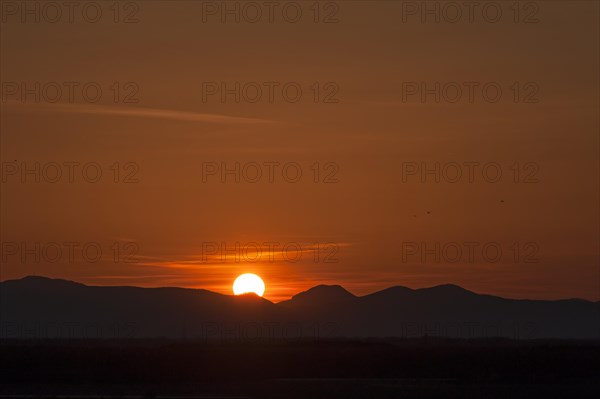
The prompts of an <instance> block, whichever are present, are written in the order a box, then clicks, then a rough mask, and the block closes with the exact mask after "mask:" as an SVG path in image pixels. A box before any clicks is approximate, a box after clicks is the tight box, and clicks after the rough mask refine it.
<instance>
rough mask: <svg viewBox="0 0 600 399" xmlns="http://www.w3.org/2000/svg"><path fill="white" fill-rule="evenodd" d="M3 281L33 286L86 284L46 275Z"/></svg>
mask: <svg viewBox="0 0 600 399" xmlns="http://www.w3.org/2000/svg"><path fill="white" fill-rule="evenodd" d="M2 283H5V284H26V285H29V286H32V285H45V286H50V285H70V286H85V284H81V283H78V282H76V281H71V280H64V279H61V278H50V277H46V276H35V275H29V276H25V277H23V278H20V279H14V280H5V281H3V282H2Z"/></svg>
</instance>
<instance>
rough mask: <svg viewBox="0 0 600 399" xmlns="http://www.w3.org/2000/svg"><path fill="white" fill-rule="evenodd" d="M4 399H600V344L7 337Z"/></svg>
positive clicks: (0, 371)
mask: <svg viewBox="0 0 600 399" xmlns="http://www.w3.org/2000/svg"><path fill="white" fill-rule="evenodd" d="M0 359H1V360H0V361H1V365H0V397H20V398H23V397H48V398H51V397H54V398H59V397H69V398H71V399H74V398H91V397H93V398H98V397H124V396H127V397H131V398H143V397H155V398H159V397H171V398H173V397H180V398H181V397H186V398H209V397H211V398H241V397H248V398H345V399H351V398H433V397H444V398H533V397H542V398H587V397H589V398H596V397H598V394H599V393H600V341H511V340H504V339H501V340H500V339H498V340H495V339H487V340H446V339H436V338H421V339H402V340H394V339H390V340H385V339H378V340H359V341H357V340H328V341H323V340H320V341H293V342H292V341H254V342H249V341H247V342H242V341H232V342H206V341H193V340H131V341H129V340H98V341H91V340H79V341H77V340H72V341H61V340H46V341H37V340H3V341H2V342H1V344H0Z"/></svg>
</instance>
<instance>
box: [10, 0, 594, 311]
mask: <svg viewBox="0 0 600 399" xmlns="http://www.w3.org/2000/svg"><path fill="white" fill-rule="evenodd" d="M101 3H102V4H104V7H105V9H104V10H103V11H104V14H103V18H102V19H101V20H100V21H99V22H97V23H88V22H86V21H85V20H83V19H81V18H80V17H78V15H80V14H77V13H76V14H75V15H76V17H75V21H74V23H68V22H64V21H63V22H59V23H48V22H47V21H46V22H44V21H42V22H40V23H35V22H32V21H30V20H28V21H26V22H25V23H21V21H20V19H19V18H20V17H19V16H18V15H17V16H15V15H12V14H10V15H8V14H7V11H6V10H4V11H3V14H2V18H3V21H2V25H1V27H0V29H1V31H0V32H1V35H0V36H1V38H0V46H1V47H0V52H1V59H0V67H1V68H0V69H1V79H0V80H1V81H2V84H3V86H2V87H3V92H2V95H3V97H2V104H1V107H2V109H1V116H0V119H1V121H0V123H1V125H0V126H1V151H0V155H1V159H2V165H3V171H4V173H5V174H6V176H4V175H3V181H2V195H1V218H2V220H1V234H2V243H3V248H2V249H3V258H2V268H1V276H0V277H1V279H2V280H6V279H13V278H19V277H22V276H25V275H30V274H38V275H45V276H50V277H57V278H65V279H72V280H76V281H80V282H83V283H87V284H98V285H137V286H146V287H154V286H181V287H197V288H206V289H210V290H215V291H218V292H223V293H231V284H232V283H233V280H234V279H235V277H236V276H237V275H238V274H241V273H244V272H254V273H257V274H259V275H260V276H262V277H263V279H264V280H265V283H266V286H267V290H266V292H265V297H266V298H268V299H270V300H274V301H279V300H282V299H286V298H289V297H290V296H291V295H293V294H295V293H297V292H299V291H302V290H305V289H307V288H309V287H311V286H314V285H316V284H323V283H324V284H341V285H343V286H344V287H346V288H347V289H349V290H350V291H352V292H354V293H355V294H366V293H370V292H373V291H376V290H379V289H383V288H386V287H389V286H392V285H405V286H408V287H413V288H418V287H426V286H432V285H437V284H444V283H455V284H458V285H461V286H463V287H465V288H467V289H470V290H473V291H477V292H482V293H490V294H497V295H502V296H506V297H515V298H548V299H551V298H565V297H581V298H587V299H593V300H599V299H600V296H599V288H600V280H599V260H600V258H599V238H600V237H599V225H598V223H599V212H598V208H599V201H600V198H599V191H598V190H599V183H598V182H599V168H598V163H599V139H598V138H599V136H598V132H599V117H598V109H599V97H598V93H599V74H598V71H599V70H600V65H599V55H598V51H599V50H598V49H599V44H600V43H599V39H598V38H599V37H600V36H599V31H598V20H599V18H598V17H599V6H598V3H597V2H587V1H581V2H578V1H569V2H567V1H552V2H539V3H537V4H538V5H539V11H538V12H537V13H536V17H535V18H536V19H538V20H539V21H538V22H536V23H522V22H521V23H514V21H513V19H512V18H513V15H512V14H510V10H509V9H508V8H505V9H504V10H503V11H504V14H503V18H501V20H500V21H499V22H497V23H489V22H486V21H485V20H483V19H482V18H481V14H480V13H475V21H474V22H473V23H469V22H465V21H461V22H458V23H448V22H443V21H442V22H440V23H435V22H433V21H425V23H421V21H420V20H419V17H418V16H407V21H406V23H403V19H402V18H403V14H402V11H403V5H402V2H383V1H373V2H366V1H351V2H338V3H337V5H338V7H339V10H337V11H336V9H335V8H327V9H325V8H324V9H323V10H321V11H322V13H321V14H320V17H322V18H323V13H331V12H333V11H336V12H335V18H337V20H338V22H335V23H314V21H313V17H314V14H312V13H311V12H312V10H311V9H310V4H309V2H299V3H297V4H301V5H302V9H303V18H302V19H301V20H300V21H299V22H298V23H289V22H286V21H285V20H283V19H282V18H281V17H280V14H278V13H275V20H274V22H273V23H269V22H268V21H265V20H263V21H261V22H258V23H248V22H244V21H241V22H240V23H235V22H233V21H232V20H231V19H229V20H227V21H226V23H222V22H221V20H220V19H219V16H213V15H205V14H203V5H202V2H186V1H180V2H177V1H173V2H166V1H165V2H163V1H152V2H143V3H138V5H139V11H138V12H137V13H136V15H135V18H137V19H138V20H139V21H138V22H137V23H117V24H115V23H114V22H113V20H112V17H113V15H112V14H110V10H109V9H108V7H109V5H108V3H105V2H101ZM500 3H502V4H504V3H503V2H500ZM217 4H220V3H217ZM230 4H232V3H230ZM281 4H283V3H281ZM506 7H508V6H507V5H506ZM205 10H206V9H205ZM121 11H123V12H125V11H128V12H129V11H131V10H121ZM527 11H530V10H527ZM203 15H204V16H205V17H206V22H203ZM327 15H329V14H327ZM104 16H106V17H104ZM35 82H40V84H41V85H42V86H44V85H45V86H44V87H48V83H49V82H59V83H60V84H61V85H63V86H64V82H77V83H79V86H78V87H81V86H83V85H84V84H86V83H89V82H96V83H97V84H98V85H99V86H100V87H101V88H102V97H101V98H100V100H99V101H98V102H96V103H90V102H87V101H86V100H85V99H84V98H83V97H82V95H81V90H79V89H76V90H75V96H74V101H69V99H68V96H67V95H66V94H65V93H66V92H63V96H62V97H61V98H60V101H58V102H57V103H50V102H48V101H45V100H44V99H43V98H42V100H41V101H40V102H37V103H36V101H34V99H33V97H32V95H29V97H27V98H26V99H25V101H22V99H20V98H18V94H16V95H13V94H11V92H10V90H11V88H12V87H13V86H11V84H13V85H14V84H15V83H16V84H18V85H19V86H18V87H19V88H20V87H22V85H25V86H26V87H33V85H34V84H35ZM115 82H119V83H120V90H119V93H120V94H121V96H120V97H119V101H118V102H116V101H115V100H114V97H113V94H114V91H113V90H112V89H111V88H113V87H114V86H113V85H114V83H115ZM127 82H133V84H134V86H125V84H126V83H127ZM204 82H219V83H220V82H226V83H227V84H228V85H230V87H232V86H233V85H234V83H235V82H240V83H241V84H245V83H248V82H258V83H259V84H262V83H263V82H279V83H280V86H279V87H281V86H283V85H284V84H285V83H288V82H295V83H297V84H298V85H300V87H301V88H302V90H303V91H302V93H303V95H302V98H301V99H300V100H299V101H298V102H296V103H291V102H288V101H285V100H284V99H283V97H282V96H281V91H279V90H277V89H276V91H275V93H276V94H275V98H274V101H273V102H270V101H268V99H267V98H266V94H265V95H264V96H263V98H262V99H261V100H260V101H258V102H256V103H251V102H249V101H245V100H243V99H242V100H240V102H239V103H236V102H235V101H233V100H232V98H233V97H231V96H230V97H228V98H229V100H228V101H226V102H225V103H223V102H221V101H220V99H219V96H218V95H215V96H208V97H207V98H206V99H203V88H205V87H206V85H203V83H204ZM315 82H319V87H320V94H321V96H320V98H319V102H315V101H314V98H313V95H314V92H313V88H312V87H314V86H313V85H314V83H315ZM327 82H332V83H333V85H331V86H325V84H326V83H327ZM403 82H417V83H421V82H424V83H426V84H427V85H428V87H433V86H434V85H435V83H436V82H440V83H441V84H446V83H448V82H458V83H460V84H461V85H462V84H463V82H477V84H479V87H480V86H482V85H484V84H486V83H489V82H495V83H497V84H499V85H500V87H502V89H503V95H502V98H501V99H500V100H499V101H498V102H496V103H489V102H486V101H485V100H483V99H482V97H481V95H480V91H477V90H476V92H475V93H476V95H475V98H474V101H473V102H469V101H468V100H467V99H466V94H465V95H464V96H463V98H462V99H461V100H459V101H457V102H456V103H451V102H448V101H440V102H439V103H435V102H434V101H432V98H433V97H432V96H429V97H427V98H426V100H427V101H426V102H425V103H423V102H422V101H421V100H420V97H419V96H418V95H416V96H410V97H408V98H406V99H405V98H403V93H404V94H406V92H405V90H403V88H404V89H406V87H407V86H406V85H405V84H403ZM515 82H519V85H520V87H521V90H522V91H521V92H520V97H519V99H520V100H523V99H524V98H525V97H526V95H527V94H528V93H529V91H528V90H531V88H532V87H534V88H538V91H537V94H535V96H534V97H531V98H535V99H537V101H536V102H523V101H518V102H514V101H513V97H512V96H513V94H514V92H513V91H512V90H511V86H512V87H514V86H513V85H514V84H515ZM528 82H530V85H529V86H526V84H527V83H528ZM132 87H135V88H137V89H138V90H137V92H136V94H134V95H133V97H131V98H135V99H137V100H138V101H137V102H135V103H123V98H124V96H123V95H125V94H128V93H130V90H132V89H131V88H132ZM331 87H334V88H337V89H338V90H337V92H336V94H335V95H334V97H332V98H335V99H337V100H338V101H337V102H333V103H325V102H323V99H324V97H323V95H325V94H327V93H329V90H331ZM48 90H50V88H49V89H48ZM48 93H51V92H48ZM249 93H250V92H249ZM48 95H49V96H51V94H48ZM249 95H250V94H249ZM71 161H75V162H79V163H80V164H85V163H88V162H96V163H97V164H99V165H101V167H102V172H103V177H102V179H101V181H100V182H98V183H87V182H85V181H84V180H83V179H82V178H81V175H80V174H76V176H75V181H74V183H69V182H68V181H67V178H66V176H63V179H62V180H61V181H59V182H57V183H50V182H47V181H41V182H40V183H36V182H34V181H33V180H32V178H31V177H29V180H27V181H26V182H25V183H22V182H21V181H20V179H21V178H20V175H17V176H13V175H10V174H8V171H9V168H10V165H9V164H15V165H19V167H21V166H22V165H23V163H25V164H26V165H34V164H35V162H40V165H48V163H51V162H56V163H59V164H63V163H64V162H71ZM115 162H118V163H119V168H120V169H121V174H120V175H119V177H118V179H119V180H121V181H122V180H123V179H125V178H126V175H127V172H131V171H132V170H133V169H125V168H126V166H125V165H126V164H128V163H135V165H137V166H136V167H137V169H136V170H135V172H136V173H135V178H136V179H137V180H138V181H137V182H134V183H122V182H121V183H114V182H113V178H114V175H113V170H111V169H110V167H111V165H114V164H115ZM221 162H227V163H228V164H229V165H233V164H234V163H235V162H240V163H241V164H245V163H248V162H256V163H259V164H262V163H264V162H279V163H280V164H285V163H289V162H296V163H298V164H299V165H301V167H302V172H303V177H302V180H301V181H299V182H298V183H295V184H294V183H288V182H286V181H284V180H283V179H282V178H281V177H280V175H276V177H275V181H274V182H273V183H270V182H269V181H268V180H267V177H266V176H265V175H263V179H262V180H261V181H259V182H257V183H250V182H240V183H235V182H232V181H231V179H230V180H229V181H228V182H226V183H222V182H221V181H220V180H219V178H218V177H214V176H209V178H208V179H207V181H206V182H203V173H202V168H203V163H204V164H206V163H216V164H220V163H221ZM316 162H318V163H319V165H320V168H325V165H326V164H328V163H329V162H331V163H334V164H335V165H337V167H338V168H339V170H337V173H335V178H336V179H337V182H332V183H323V182H322V180H323V179H324V178H325V175H326V174H327V172H331V171H332V169H323V170H321V174H320V176H319V180H320V182H319V183H315V182H314V181H313V177H314V175H313V173H314V170H313V169H311V165H314V164H315V163H316ZM436 162H440V163H441V164H447V163H452V162H453V163H457V164H461V165H462V164H464V163H465V162H478V163H479V164H481V165H483V164H487V163H495V164H498V165H500V166H501V167H502V172H503V174H502V177H501V179H500V180H499V181H498V182H496V183H489V182H486V181H484V179H483V178H482V177H481V175H480V174H477V175H476V177H475V180H474V182H472V183H469V182H468V181H466V180H467V179H466V176H463V179H462V180H461V181H460V182H457V183H451V182H448V181H440V182H435V181H433V179H431V178H429V179H427V180H426V181H425V182H422V181H421V180H420V178H419V177H418V176H408V177H406V178H405V179H403V168H406V165H407V164H406V163H411V165H412V164H414V163H416V164H417V165H421V164H422V163H426V164H427V165H433V164H435V163H436ZM515 163H517V164H518V165H519V168H520V169H523V168H524V165H526V164H528V163H531V164H532V165H535V167H534V168H535V170H534V171H535V172H536V173H535V179H536V181H535V182H530V183H524V182H522V181H521V182H519V183H515V182H514V181H513V178H514V171H513V170H512V169H511V166H513V165H515ZM403 165H404V166H403ZM127 168H129V166H127ZM66 170H67V169H66V168H64V169H63V172H65V171H66ZM78 170H79V171H80V169H76V172H77V171H78ZM265 170H266V169H265ZM277 170H280V169H276V171H277ZM405 170H406V169H405ZM466 170H467V169H466V168H465V169H463V171H466ZM478 170H480V169H478ZM532 170H533V169H526V170H521V174H520V175H519V179H520V180H523V179H524V178H525V177H524V175H523V174H524V173H525V174H526V172H531V171H532ZM42 180H43V179H42ZM51 242H55V243H65V242H79V243H86V242H93V243H98V245H100V247H101V249H102V253H103V256H102V258H101V259H100V260H99V261H98V262H95V263H92V262H90V261H85V259H83V258H82V257H81V256H79V255H77V253H76V256H75V259H74V261H73V262H70V261H69V259H68V257H67V256H66V255H63V256H62V258H61V259H60V260H59V261H57V262H45V261H43V259H42V260H41V261H40V262H36V261H35V260H32V259H33V255H28V256H26V257H25V258H26V259H25V261H23V259H22V257H21V256H20V255H21V252H18V254H17V255H13V254H12V252H11V248H13V247H11V245H13V244H14V245H18V247H19V249H18V251H21V249H22V246H23V245H24V246H26V247H27V248H31V247H34V246H35V244H36V243H39V244H40V245H41V246H46V247H48V243H51ZM115 242H118V243H119V248H120V249H121V250H126V251H127V250H130V249H131V248H132V247H127V248H125V246H126V243H129V242H134V243H135V245H136V246H137V248H139V250H138V251H137V254H136V255H135V259H136V260H137V262H136V263H126V262H124V261H123V259H119V262H117V263H115V262H114V261H113V254H114V249H113V247H112V246H113V244H114V243H115ZM215 242H216V243H226V245H227V246H228V248H232V247H234V246H235V243H236V242H237V243H240V245H241V246H242V247H244V246H246V247H248V243H254V242H258V243H265V242H278V243H280V244H281V245H286V244H289V243H298V244H300V245H302V246H303V248H305V251H304V252H303V253H302V259H300V260H299V261H297V262H291V261H289V260H288V261H286V260H285V259H283V258H282V255H281V254H280V253H276V254H275V256H274V259H273V260H265V258H266V257H267V254H266V253H263V258H261V261H259V262H249V261H243V260H242V261H239V262H236V261H235V259H231V257H229V258H228V259H225V260H221V259H220V258H219V257H214V256H209V257H207V258H203V256H202V255H203V253H202V248H203V243H215ZM464 242H477V243H479V244H478V248H481V247H482V246H483V245H484V244H486V243H497V245H499V246H500V247H501V248H502V249H503V257H502V258H501V260H500V261H498V262H491V261H487V260H486V259H484V258H483V257H482V256H481V252H480V251H476V252H475V259H474V261H472V262H469V261H465V260H464V259H461V260H460V261H458V262H449V261H447V260H448V259H447V258H446V259H442V260H441V261H439V262H436V261H435V260H434V259H433V256H430V257H428V258H426V259H425V261H422V260H421V258H420V257H419V256H416V255H413V256H408V254H407V253H406V252H405V250H406V249H407V247H406V245H407V244H406V243H418V244H419V245H421V244H422V243H424V244H425V246H427V247H428V248H432V247H434V246H435V244H436V243H440V245H444V244H447V243H464ZM515 242H518V244H517V247H518V248H519V249H520V256H519V259H518V260H515V259H514V243H515ZM315 243H320V245H322V246H325V248H328V249H330V248H333V247H335V248H336V249H337V253H336V254H335V259H336V262H331V263H330V262H324V261H322V259H319V261H318V262H315V260H314V258H313V255H314V244H315ZM61 245H62V244H61ZM205 245H206V244H205ZM122 247H123V248H122ZM463 248H464V247H463ZM532 248H534V249H537V253H536V255H535V259H536V260H537V262H535V263H530V262H525V261H524V257H525V254H530V252H528V251H531V250H532ZM63 249H65V247H64V245H63ZM65 251H66V249H65ZM250 252H251V251H250ZM322 255H325V252H323V253H322ZM403 255H404V256H405V257H406V259H403ZM442 258H444V257H442Z"/></svg>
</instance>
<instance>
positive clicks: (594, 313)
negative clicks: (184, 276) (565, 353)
mask: <svg viewBox="0 0 600 399" xmlns="http://www.w3.org/2000/svg"><path fill="white" fill-rule="evenodd" d="M599 315H600V303H599V302H590V301H586V300H581V299H566V300H556V301H544V300H515V299H505V298H501V297H496V296H492V295H481V294H477V293H474V292H471V291H468V290H465V289H463V288H461V287H459V286H456V285H451V284H446V285H440V286H436V287H431V288H422V289H410V288H406V287H400V286H396V287H390V288H387V289H384V290H382V291H378V292H375V293H372V294H369V295H365V296H355V295H353V294H352V293H350V292H348V291H347V290H345V289H344V288H343V287H341V286H339V285H332V286H328V285H319V286H316V287H313V288H311V289H309V290H307V291H304V292H301V293H299V294H297V295H295V296H293V297H292V298H291V299H290V300H287V301H283V302H280V303H272V302H270V301H268V300H266V299H264V298H261V297H258V296H256V295H252V294H249V295H242V296H238V297H235V296H232V295H223V294H218V293H215V292H211V291H207V290H202V289H187V288H174V287H173V288H171V287H166V288H139V287H128V286H122V287H113V286H86V285H83V284H80V283H76V282H72V281H67V280H59V279H49V278H45V277H35V276H30V277H25V278H22V279H20V280H8V281H4V282H1V283H0V319H1V320H0V321H1V323H0V327H1V331H0V337H2V338H158V337H166V338H193V339H207V340H211V339H222V340H227V339H270V338H274V339H280V338H285V339H296V338H330V337H348V338H352V337H420V336H441V337H451V338H491V337H506V338H517V339H534V338H565V339H567V338H569V339H598V338H600V317H599Z"/></svg>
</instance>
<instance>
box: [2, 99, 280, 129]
mask: <svg viewBox="0 0 600 399" xmlns="http://www.w3.org/2000/svg"><path fill="white" fill-rule="evenodd" d="M17 104H21V103H18V102H11V104H10V105H13V106H15V105H17ZM34 105H36V106H37V107H36V108H39V109H43V110H48V111H58V112H71V113H78V114H90V115H108V116H124V117H135V118H154V119H166V120H176V121H184V122H201V123H218V124H230V125H265V124H273V123H276V122H275V121H272V120H268V119H260V118H245V117H240V116H229V115H221V114H207V113H200V112H189V111H177V110H172V109H160V108H144V107H118V106H108V105H95V104H44V105H39V104H34Z"/></svg>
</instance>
